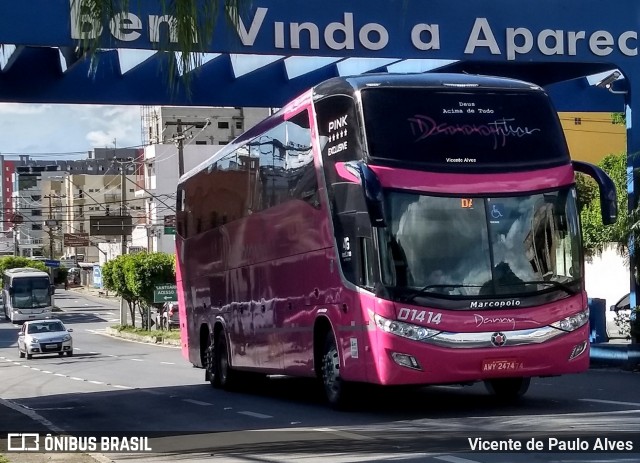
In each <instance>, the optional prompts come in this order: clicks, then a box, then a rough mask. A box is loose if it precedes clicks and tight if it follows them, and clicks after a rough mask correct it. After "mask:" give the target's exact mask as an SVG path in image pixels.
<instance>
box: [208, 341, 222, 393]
mask: <svg viewBox="0 0 640 463" xmlns="http://www.w3.org/2000/svg"><path fill="white" fill-rule="evenodd" d="M214 350H215V349H214V346H213V340H212V341H211V342H210V343H209V345H208V346H207V349H206V350H205V351H204V368H205V373H204V379H205V380H206V381H209V382H210V383H211V385H212V386H213V387H215V388H219V387H220V375H218V374H217V372H216V362H215V353H214Z"/></svg>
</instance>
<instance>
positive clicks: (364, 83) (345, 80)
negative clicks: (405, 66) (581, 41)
mask: <svg viewBox="0 0 640 463" xmlns="http://www.w3.org/2000/svg"><path fill="white" fill-rule="evenodd" d="M373 86H375V87H377V88H380V87H423V88H424V87H431V88H450V89H452V90H453V89H458V90H464V88H476V89H485V90H530V91H544V90H543V89H542V88H541V87H540V86H539V85H536V84H533V83H530V82H525V81H523V80H517V79H511V78H506V77H495V76H484V75H477V74H454V73H436V72H432V73H415V74H389V73H371V74H361V75H357V76H347V77H333V78H331V79H328V80H325V81H324V82H321V83H319V84H317V85H316V86H314V87H312V88H311V89H309V90H307V91H306V92H304V93H302V94H301V95H300V96H299V97H298V98H295V99H293V100H291V102H288V103H287V104H286V105H285V106H284V107H283V108H282V109H280V110H279V111H278V112H276V113H275V114H273V115H271V116H269V117H267V118H266V119H264V120H263V121H261V122H259V123H258V124H256V125H255V126H254V127H252V128H250V129H249V130H247V131H246V132H244V133H243V134H241V135H240V136H239V137H238V138H236V139H234V140H233V141H231V142H230V143H229V144H227V145H225V146H224V147H223V148H222V149H220V150H219V151H217V152H216V153H215V154H213V155H212V156H211V157H209V158H208V159H206V160H205V161H203V162H201V163H200V164H198V165H197V166H195V167H194V168H192V169H191V170H189V171H188V172H186V173H185V174H184V175H183V176H182V177H181V178H180V179H179V181H178V184H179V185H181V184H183V183H184V182H185V181H186V180H188V179H189V178H190V177H193V176H194V175H195V174H197V173H198V172H200V171H202V170H204V169H205V168H207V167H208V166H210V165H211V164H212V163H213V161H214V160H215V159H216V158H218V157H221V156H224V155H225V154H226V153H229V152H232V151H233V150H235V149H236V148H237V147H238V146H239V145H242V144H243V143H245V142H246V141H249V140H251V139H253V138H255V137H256V136H258V135H260V134H261V133H263V132H264V131H266V130H269V129H270V128H272V127H275V126H276V125H277V124H279V123H280V122H282V121H283V120H284V114H285V112H286V111H287V110H288V109H289V106H290V105H291V103H292V102H295V101H299V100H304V99H305V98H308V97H309V96H311V97H312V98H313V100H314V101H315V100H318V99H321V98H323V97H325V96H330V95H339V94H343V95H345V94H346V95H353V94H354V93H355V92H357V91H358V90H361V89H363V88H371V87H373Z"/></svg>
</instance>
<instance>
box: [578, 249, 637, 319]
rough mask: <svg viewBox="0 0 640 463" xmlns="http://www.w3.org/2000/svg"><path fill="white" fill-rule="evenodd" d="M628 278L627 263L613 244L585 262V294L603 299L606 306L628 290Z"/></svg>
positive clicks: (613, 302) (616, 300)
mask: <svg viewBox="0 0 640 463" xmlns="http://www.w3.org/2000/svg"><path fill="white" fill-rule="evenodd" d="M629 278H630V273H629V265H628V264H627V263H626V262H625V258H624V257H622V256H620V255H619V254H618V253H617V251H616V248H615V245H610V246H608V247H607V248H606V249H605V251H604V252H603V253H602V255H601V256H597V257H594V258H593V260H592V262H585V287H586V289H587V295H588V296H589V297H594V298H599V299H605V300H606V301H607V302H606V306H607V307H609V306H610V305H612V304H615V303H616V302H618V300H619V299H620V298H621V297H622V296H624V295H625V294H627V293H628V292H629Z"/></svg>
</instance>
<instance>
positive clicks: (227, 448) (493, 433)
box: [0, 291, 640, 463]
mask: <svg viewBox="0 0 640 463" xmlns="http://www.w3.org/2000/svg"><path fill="white" fill-rule="evenodd" d="M60 293H61V294H59V297H58V300H57V304H58V305H59V306H60V307H62V308H63V310H64V312H62V313H61V314H60V318H61V319H62V320H64V321H65V323H67V324H68V325H70V326H71V327H72V328H74V333H73V334H74V343H75V355H74V357H72V358H67V357H64V358H59V357H57V356H52V357H42V358H35V359H34V360H32V361H28V362H27V361H25V360H24V359H19V358H18V355H17V349H16V347H15V337H16V333H17V328H16V327H14V326H12V325H10V324H8V323H6V322H3V323H0V398H2V399H3V400H4V401H8V402H6V403H10V404H11V405H12V406H13V407H15V408H19V409H22V410H23V411H26V412H27V413H28V414H30V415H31V416H32V417H36V422H35V423H34V424H33V429H34V430H36V429H37V430H38V431H39V430H41V427H42V426H44V427H45V428H47V429H51V430H53V431H54V432H57V433H60V432H67V433H71V434H74V435H87V434H83V433H89V435H101V436H102V435H117V434H119V433H128V434H127V436H128V437H132V436H133V437H136V436H144V437H148V438H149V445H150V446H151V447H152V449H153V452H154V453H153V454H136V455H133V456H132V455H131V454H127V453H126V452H125V453H117V454H111V453H110V454H105V455H106V457H107V458H108V460H111V461H116V462H119V461H125V460H127V461H135V462H159V461H175V460H176V459H177V458H179V459H180V461H181V462H185V463H187V462H196V461H204V460H207V461H211V460H210V459H211V456H212V455H214V456H215V461H230V462H231V461H233V462H235V461H238V462H239V461H245V462H246V461H247V460H258V461H301V460H304V461H320V460H322V461H323V462H326V461H327V459H328V460H329V461H336V462H338V461H397V460H402V461H427V462H431V463H436V462H440V463H441V462H449V463H485V462H487V463H488V462H491V463H502V462H504V463H507V462H536V463H537V462H545V463H552V462H554V463H555V462H558V463H560V462H567V463H570V462H574V461H575V462H602V461H607V462H620V463H622V462H625V463H626V462H631V461H634V462H637V461H640V437H639V436H640V388H638V387H637V384H638V373H634V372H628V371H622V370H617V369H598V370H590V371H589V372H587V373H585V374H582V375H570V376H564V377H559V378H538V379H534V380H533V382H532V386H531V388H530V390H529V392H528V394H527V396H526V398H525V400H524V401H522V402H521V403H518V404H511V405H505V404H501V403H498V402H496V400H495V399H494V398H493V397H492V396H490V395H489V394H488V393H487V392H486V391H485V389H484V387H483V386H482V385H480V384H478V385H474V386H470V387H431V388H422V389H405V388H395V389H388V390H380V389H377V388H367V389H363V391H362V394H361V396H360V398H359V400H358V402H357V403H354V406H353V409H352V410H351V411H349V412H336V411H333V410H331V409H329V408H327V406H326V405H325V404H324V403H323V401H322V399H321V397H322V396H321V392H320V390H319V388H318V386H317V384H316V383H315V382H314V381H311V380H306V379H295V378H284V377H272V378H270V379H269V380H268V381H266V382H264V383H260V384H248V385H247V386H246V388H245V389H244V390H242V391H240V392H225V391H218V390H213V389H212V388H211V387H210V386H209V385H208V384H206V383H205V382H204V380H203V379H204V375H203V371H202V370H200V369H197V368H193V367H192V366H191V365H190V364H189V363H188V362H187V361H186V360H184V359H183V358H182V356H181V354H180V350H179V349H176V348H172V347H165V346H158V345H149V344H143V343H137V342H130V341H124V340H121V339H114V338H111V337H109V336H106V335H105V334H104V328H105V327H106V326H109V325H112V324H115V323H116V322H117V313H118V312H117V303H116V302H113V301H104V300H101V299H96V298H92V297H90V296H83V295H78V294H76V293H72V292H68V293H65V292H64V291H61V292H60ZM0 410H1V408H0ZM2 425H3V421H2V419H1V417H0V438H2V433H4V432H13V431H12V429H4V428H2ZM627 433H628V434H627ZM469 438H471V439H472V440H471V441H469ZM476 438H483V439H484V440H483V441H480V442H481V443H482V444H484V445H486V446H487V448H491V446H497V447H499V448H505V449H506V451H504V452H498V451H491V450H488V451H486V452H484V453H478V452H472V451H471V449H472V448H473V447H472V445H473V443H474V442H476V445H479V444H478V443H477V442H479V441H474V440H473V439H476ZM577 438H581V439H582V440H583V441H579V440H576V439H577ZM598 438H600V439H601V440H603V439H605V438H607V439H609V441H607V443H606V445H608V446H610V445H612V442H611V441H614V440H615V441H621V444H620V445H622V446H623V447H624V446H628V445H630V446H631V447H632V450H631V451H630V450H627V449H623V451H619V452H614V451H612V450H611V448H608V447H607V448H603V449H602V450H600V449H599V447H595V449H596V450H595V451H591V452H583V453H576V452H575V451H573V450H572V448H573V447H572V445H573V446H574V447H575V446H578V447H580V446H582V445H584V444H583V442H587V444H586V445H587V446H588V448H589V450H594V446H596V445H597V444H596V439H598ZM509 439H511V442H509ZM554 439H555V440H554ZM516 441H518V442H520V443H521V445H523V447H525V448H524V449H519V450H515V451H514V450H513V447H509V445H512V446H513V445H515V442H516ZM529 442H533V444H531V445H534V444H535V445H537V444H536V443H540V442H541V444H540V445H542V446H543V450H551V452H540V451H536V452H533V453H527V452H526V444H527V443H529ZM628 442H631V444H628ZM601 444H602V442H601ZM615 444H616V442H614V443H613V445H615ZM554 451H555V452H554ZM156 452H160V453H161V454H158V453H156ZM603 458H604V459H603Z"/></svg>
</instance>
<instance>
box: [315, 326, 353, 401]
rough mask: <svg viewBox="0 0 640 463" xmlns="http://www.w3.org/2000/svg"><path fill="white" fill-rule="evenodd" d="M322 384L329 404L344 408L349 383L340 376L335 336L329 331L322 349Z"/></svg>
mask: <svg viewBox="0 0 640 463" xmlns="http://www.w3.org/2000/svg"><path fill="white" fill-rule="evenodd" d="M321 375H322V386H323V388H324V394H325V397H326V399H327V402H328V403H329V405H331V406H332V407H333V408H337V409H344V408H346V405H347V402H348V395H349V394H348V393H349V383H347V382H346V381H344V380H343V379H342V378H341V377H340V355H339V353H338V347H337V343H336V338H335V336H334V335H333V333H332V332H331V331H329V332H328V333H327V337H326V338H325V342H324V349H323V351H322V367H321Z"/></svg>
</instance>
